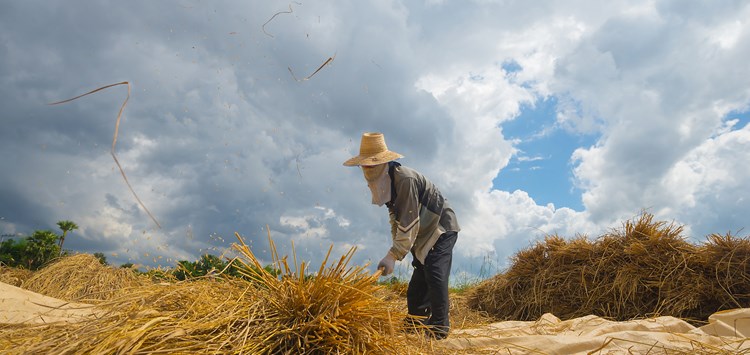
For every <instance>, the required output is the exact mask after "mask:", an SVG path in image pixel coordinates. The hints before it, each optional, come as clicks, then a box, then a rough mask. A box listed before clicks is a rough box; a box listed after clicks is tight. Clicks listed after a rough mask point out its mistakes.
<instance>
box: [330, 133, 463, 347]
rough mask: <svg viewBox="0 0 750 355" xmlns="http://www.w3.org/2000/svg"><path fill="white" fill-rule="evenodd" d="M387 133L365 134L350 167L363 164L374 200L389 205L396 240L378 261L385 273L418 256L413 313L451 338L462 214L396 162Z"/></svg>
mask: <svg viewBox="0 0 750 355" xmlns="http://www.w3.org/2000/svg"><path fill="white" fill-rule="evenodd" d="M398 158H403V156H402V155H401V154H398V153H396V152H392V151H390V150H388V147H387V146H386V144H385V138H384V137H383V134H382V133H364V134H362V141H361V143H360V147H359V155H358V156H356V157H353V158H351V159H349V160H347V161H346V162H344V165H345V166H360V167H361V168H362V172H363V173H364V176H365V180H366V181H367V186H368V187H369V188H370V192H371V193H372V203H373V204H375V205H378V206H383V205H385V206H386V207H388V214H389V216H390V223H391V237H392V238H393V243H392V245H391V248H390V249H389V250H388V252H387V253H386V255H385V257H384V258H383V259H382V260H380V262H379V263H378V269H381V270H382V275H383V276H387V275H389V274H391V273H392V272H393V268H394V265H395V262H396V260H402V259H403V258H404V257H405V256H406V254H408V253H409V252H411V254H412V263H411V264H412V266H413V267H414V270H413V273H412V276H411V280H410V281H409V288H408V289H407V292H406V299H407V306H408V309H409V314H410V315H413V316H417V317H418V319H421V320H422V323H423V324H424V325H426V326H427V327H428V329H429V330H430V332H429V334H430V335H431V336H434V337H435V338H436V339H443V338H445V337H447V336H448V331H449V330H450V321H449V319H448V309H449V303H448V277H449V275H450V271H451V262H452V260H453V246H454V245H455V244H456V239H457V238H458V232H459V230H460V228H459V226H458V221H457V220H456V215H455V213H454V212H453V210H452V209H451V207H450V205H448V201H447V200H446V199H445V198H443V195H442V194H441V193H440V191H439V190H438V188H437V187H436V186H435V185H433V184H432V182H430V180H428V179H427V178H426V177H425V176H424V175H422V174H420V173H419V172H417V171H415V170H413V169H410V168H407V167H405V166H402V165H401V164H399V163H397V162H395V160H396V159H398Z"/></svg>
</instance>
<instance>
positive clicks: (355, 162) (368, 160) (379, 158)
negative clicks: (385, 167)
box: [344, 150, 404, 166]
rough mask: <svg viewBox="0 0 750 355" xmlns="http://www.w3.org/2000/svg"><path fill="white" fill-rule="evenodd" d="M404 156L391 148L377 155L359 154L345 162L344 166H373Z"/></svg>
mask: <svg viewBox="0 0 750 355" xmlns="http://www.w3.org/2000/svg"><path fill="white" fill-rule="evenodd" d="M403 157H404V156H403V155H401V154H398V153H396V152H392V151H390V150H388V151H385V152H382V153H378V154H375V155H368V156H361V155H358V156H356V157H354V158H351V159H349V160H347V161H345V162H344V166H372V165H380V164H385V163H387V162H390V161H394V160H396V159H399V158H403Z"/></svg>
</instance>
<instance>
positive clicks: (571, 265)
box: [468, 212, 750, 323]
mask: <svg viewBox="0 0 750 355" xmlns="http://www.w3.org/2000/svg"><path fill="white" fill-rule="evenodd" d="M681 233H682V227H681V226H677V225H675V224H673V223H667V222H663V221H654V220H653V215H651V214H649V213H645V212H644V213H642V214H641V215H640V216H639V217H638V218H636V219H634V220H632V221H626V222H625V223H624V224H623V227H622V228H621V229H620V230H613V231H611V232H610V233H607V234H604V235H602V236H600V237H599V238H597V239H596V240H594V241H589V240H588V239H587V238H586V237H585V236H578V237H576V238H573V239H571V240H566V239H564V238H562V237H559V236H557V235H552V236H547V237H546V238H545V239H544V241H543V242H537V243H536V244H535V245H533V246H531V247H530V248H528V249H525V250H522V251H520V252H518V253H517V254H516V255H515V256H514V257H513V258H512V265H511V266H510V268H509V269H508V270H507V271H506V272H504V273H502V274H500V275H497V276H495V277H493V278H491V279H489V280H486V281H485V282H483V283H482V284H480V285H479V286H477V287H475V288H474V289H472V290H470V292H469V295H468V305H469V306H470V307H471V308H473V309H476V310H479V311H484V312H487V313H488V314H490V315H492V316H493V317H494V318H496V319H502V320H507V319H512V320H536V319H538V318H539V317H541V316H542V315H543V314H544V313H548V312H549V313H553V314H555V315H557V316H558V317H560V318H563V319H571V318H576V317H582V316H586V315H589V314H595V315H598V316H602V317H608V318H612V319H615V320H629V319H633V318H642V317H652V316H657V315H669V316H675V317H679V318H683V319H685V320H688V321H692V322H694V323H701V322H702V321H705V320H706V319H707V317H708V316H709V315H710V314H712V313H714V312H716V311H719V310H722V309H728V308H736V307H748V306H750V286H748V285H750V282H748V281H750V267H748V261H750V241H748V240H746V239H737V238H732V237H731V236H723V237H722V236H716V235H715V236H712V237H710V238H709V242H708V243H707V244H705V245H703V246H701V247H698V246H695V245H693V244H691V243H689V242H687V241H686V240H685V239H684V237H683V236H682V234H681Z"/></svg>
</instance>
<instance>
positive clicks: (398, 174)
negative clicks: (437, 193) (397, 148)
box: [393, 165, 426, 180]
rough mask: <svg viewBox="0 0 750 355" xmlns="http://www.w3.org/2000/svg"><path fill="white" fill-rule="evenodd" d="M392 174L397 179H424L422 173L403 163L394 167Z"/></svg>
mask: <svg viewBox="0 0 750 355" xmlns="http://www.w3.org/2000/svg"><path fill="white" fill-rule="evenodd" d="M393 170H394V173H395V174H394V176H395V178H396V179H397V180H408V179H416V180H425V179H426V178H425V176H424V175H422V174H421V173H420V172H418V171H416V170H414V169H412V168H410V167H408V166H403V165H398V166H395V167H394V169H393Z"/></svg>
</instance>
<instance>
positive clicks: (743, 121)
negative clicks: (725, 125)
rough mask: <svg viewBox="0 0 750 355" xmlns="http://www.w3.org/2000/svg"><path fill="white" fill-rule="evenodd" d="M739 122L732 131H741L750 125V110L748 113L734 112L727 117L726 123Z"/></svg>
mask: <svg viewBox="0 0 750 355" xmlns="http://www.w3.org/2000/svg"><path fill="white" fill-rule="evenodd" d="M731 120H737V121H738V122H737V123H735V124H734V127H732V129H741V128H743V127H745V126H746V125H747V124H748V123H750V110H747V111H732V112H730V113H729V114H727V115H726V117H725V118H724V121H731Z"/></svg>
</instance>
